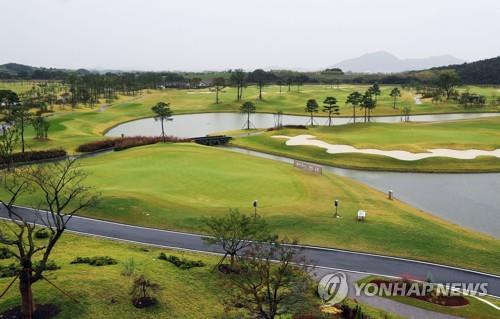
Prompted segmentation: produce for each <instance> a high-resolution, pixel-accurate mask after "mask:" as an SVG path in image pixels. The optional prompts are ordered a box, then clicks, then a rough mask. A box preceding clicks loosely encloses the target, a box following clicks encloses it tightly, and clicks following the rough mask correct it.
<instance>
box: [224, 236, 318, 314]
mask: <svg viewBox="0 0 500 319" xmlns="http://www.w3.org/2000/svg"><path fill="white" fill-rule="evenodd" d="M292 244H294V243H292ZM239 267H240V272H237V273H234V274H232V275H231V276H230V283H229V285H230V288H231V292H232V295H233V298H234V299H235V302H236V303H237V304H239V305H242V306H244V307H245V308H247V309H248V310H249V311H250V312H251V313H252V314H254V315H255V317H256V318H266V319H274V318H276V317H277V316H280V315H282V314H287V313H288V314H290V313H293V312H294V311H297V310H303V309H305V308H307V307H308V306H309V303H310V301H311V299H312V298H310V297H311V295H312V281H311V278H310V276H309V272H310V269H309V266H308V263H307V262H306V259H305V258H304V257H303V256H302V254H301V252H300V250H298V248H296V247H294V246H293V245H290V243H289V242H287V241H286V240H281V241H274V242H272V243H269V242H268V243H264V242H254V243H253V244H252V245H251V246H250V247H249V249H247V250H246V251H245V254H244V255H243V257H242V258H239Z"/></svg>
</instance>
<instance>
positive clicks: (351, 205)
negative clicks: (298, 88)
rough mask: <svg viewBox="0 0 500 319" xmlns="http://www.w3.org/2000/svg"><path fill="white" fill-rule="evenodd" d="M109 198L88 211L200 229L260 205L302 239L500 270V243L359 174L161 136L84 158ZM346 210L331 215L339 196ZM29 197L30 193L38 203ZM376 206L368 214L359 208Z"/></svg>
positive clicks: (92, 180) (278, 227)
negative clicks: (356, 177) (211, 219)
mask: <svg viewBox="0 0 500 319" xmlns="http://www.w3.org/2000/svg"><path fill="white" fill-rule="evenodd" d="M81 163H82V165H83V168H84V169H85V170H86V171H88V172H89V173H90V177H89V180H88V183H89V184H90V185H98V190H99V191H100V192H101V193H102V196H103V198H102V201H101V204H100V206H99V207H98V208H97V209H94V210H92V211H86V212H85V215H87V216H92V217H97V218H102V219H108V220H115V221H121V222H125V223H130V224H139V225H147V226H152V227H160V228H165V229H175V230H184V231H193V232H201V231H203V229H202V224H201V222H200V218H201V217H202V216H220V215H222V214H226V213H227V212H228V210H229V209H230V208H237V209H240V211H242V212H244V213H252V212H253V208H252V206H251V203H252V201H253V200H254V199H258V200H259V210H258V213H259V214H261V215H263V216H264V217H265V218H266V219H267V220H268V221H269V223H270V224H271V226H272V227H273V228H274V230H275V231H277V232H278V233H280V234H282V235H286V236H288V237H291V238H295V237H296V238H298V239H299V240H300V241H301V242H302V243H306V244H314V245H321V246H328V247H338V248H344V249H353V250H358V251H368V252H375V253H382V254H388V255H395V256H402V257H410V258H416V259H421V260H429V261H434V262H439V263H444V264H449V265H456V266H460V267H468V268H473V269H478V270H483V271H488V272H493V273H500V241H499V240H497V239H494V238H492V237H489V236H486V235H481V234H479V233H477V232H474V231H471V230H467V229H465V228H462V227H459V226H457V225H453V224H451V223H449V222H445V221H443V220H441V219H439V218H437V217H434V216H432V215H430V214H427V213H425V212H422V211H419V210H417V209H415V208H412V207H411V206H409V205H407V204H404V203H402V202H399V201H397V200H396V201H389V200H387V199H386V195H385V194H383V193H381V192H378V191H376V190H373V189H371V188H369V187H367V186H365V185H363V184H361V183H358V182H355V181H353V180H351V179H348V178H344V177H341V176H336V175H333V174H329V173H326V174H324V175H323V176H317V175H314V174H311V173H309V172H305V171H302V170H298V169H294V168H293V167H292V166H291V165H289V164H284V163H278V162H275V161H272V160H266V159H259V158H254V157H250V156H246V155H243V154H238V153H234V152H231V151H226V150H223V149H217V148H210V147H205V146H200V145H196V144H182V143H181V144H157V145H152V146H146V147H138V148H134V149H129V150H125V151H122V152H116V153H109V154H105V155H102V156H98V157H94V158H88V159H84V160H82V161H81ZM335 198H338V199H339V200H340V202H341V211H340V212H341V214H342V216H343V218H341V219H334V218H332V214H333V208H332V202H333V199H335ZM30 202H32V201H30V200H29V199H26V200H25V203H26V204H30ZM358 209H364V210H366V211H367V212H369V218H368V220H367V221H366V222H364V223H360V222H357V221H356V212H357V211H358Z"/></svg>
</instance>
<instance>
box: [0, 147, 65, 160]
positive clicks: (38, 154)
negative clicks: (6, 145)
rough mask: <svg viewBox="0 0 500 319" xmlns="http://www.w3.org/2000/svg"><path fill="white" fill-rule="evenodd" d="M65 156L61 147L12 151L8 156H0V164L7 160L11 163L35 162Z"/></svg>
mask: <svg viewBox="0 0 500 319" xmlns="http://www.w3.org/2000/svg"><path fill="white" fill-rule="evenodd" d="M65 156H66V151H65V150H61V149H51V150H43V151H29V152H24V153H14V154H12V156H11V157H10V158H8V157H0V164H7V163H9V162H12V163H22V162H36V161H41V160H46V159H53V158H58V157H65Z"/></svg>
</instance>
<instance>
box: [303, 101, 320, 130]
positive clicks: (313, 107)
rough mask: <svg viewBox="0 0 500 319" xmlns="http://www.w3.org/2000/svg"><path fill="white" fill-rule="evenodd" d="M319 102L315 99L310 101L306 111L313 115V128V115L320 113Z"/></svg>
mask: <svg viewBox="0 0 500 319" xmlns="http://www.w3.org/2000/svg"><path fill="white" fill-rule="evenodd" d="M318 108H319V105H318V102H316V100H315V99H309V100H307V103H306V108H305V109H304V110H305V111H306V112H308V113H310V114H311V126H314V115H313V113H316V112H318Z"/></svg>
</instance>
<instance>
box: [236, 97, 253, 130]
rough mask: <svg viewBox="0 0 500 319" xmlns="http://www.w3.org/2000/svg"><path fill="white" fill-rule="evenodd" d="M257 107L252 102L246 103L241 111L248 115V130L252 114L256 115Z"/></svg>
mask: <svg viewBox="0 0 500 319" xmlns="http://www.w3.org/2000/svg"><path fill="white" fill-rule="evenodd" d="M255 110H256V108H255V105H254V104H253V103H252V102H248V101H247V102H245V103H243V104H242V105H241V107H240V111H241V113H246V114H247V130H249V129H250V114H251V113H255Z"/></svg>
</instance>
